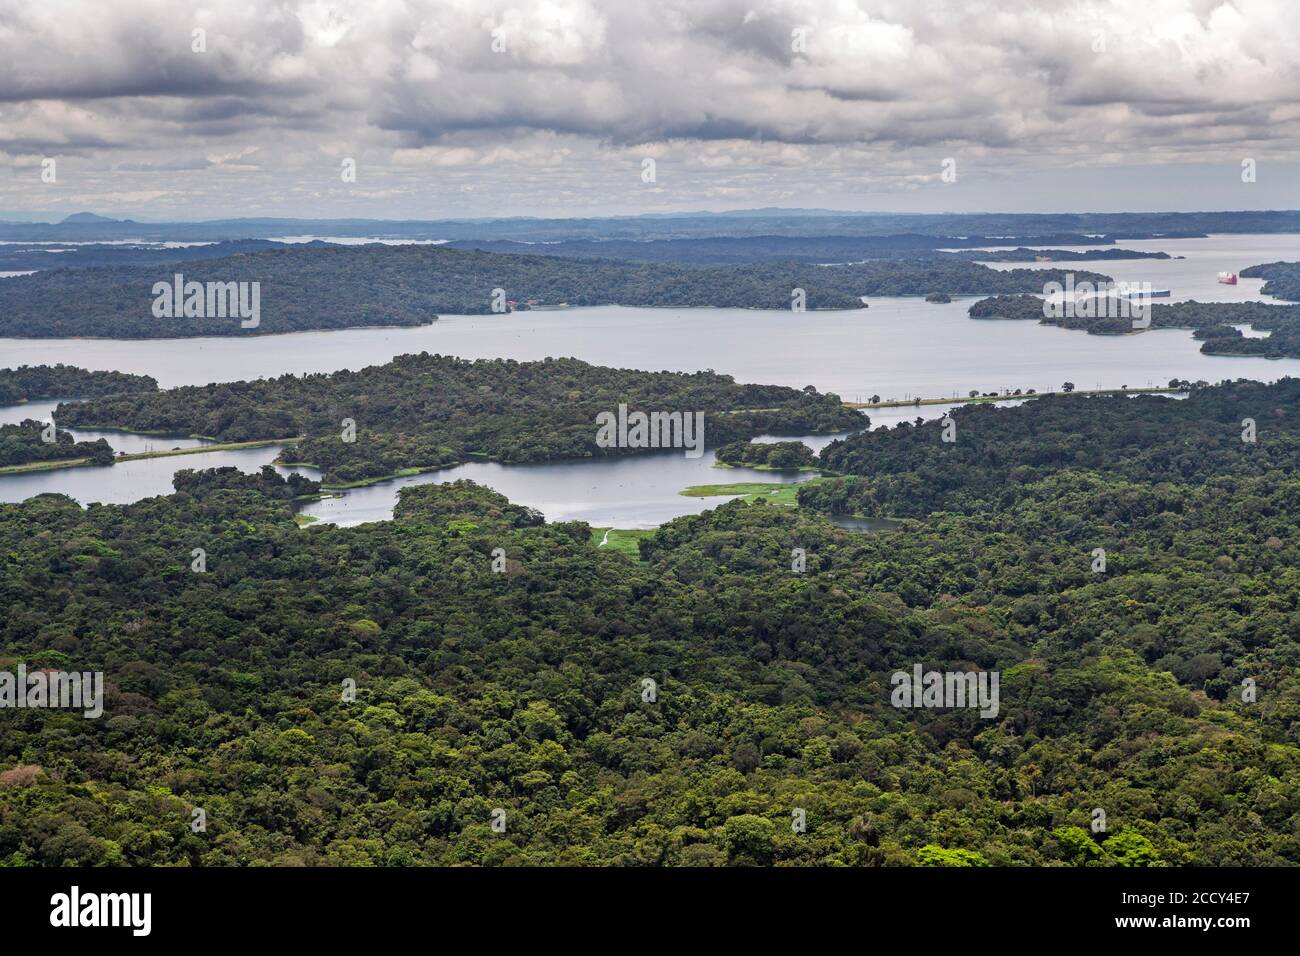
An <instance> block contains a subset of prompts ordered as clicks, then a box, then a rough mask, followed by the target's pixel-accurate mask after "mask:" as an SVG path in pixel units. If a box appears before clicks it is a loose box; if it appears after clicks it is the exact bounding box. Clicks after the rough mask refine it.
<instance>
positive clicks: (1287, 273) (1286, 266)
mask: <svg viewBox="0 0 1300 956" xmlns="http://www.w3.org/2000/svg"><path fill="white" fill-rule="evenodd" d="M1241 275H1242V276H1244V277H1245V278H1247V279H1264V280H1266V281H1265V282H1264V284H1263V285H1262V286H1261V287H1260V290H1259V291H1260V292H1262V293H1264V294H1265V295H1271V296H1276V297H1277V298H1279V299H1287V300H1288V301H1291V302H1300V262H1269V263H1265V264H1264V265H1259V266H1251V267H1250V268H1248V269H1242V270H1241Z"/></svg>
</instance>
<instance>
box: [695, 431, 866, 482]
mask: <svg viewBox="0 0 1300 956" xmlns="http://www.w3.org/2000/svg"><path fill="white" fill-rule="evenodd" d="M857 425H858V426H859V427H865V425H866V421H865V420H861V419H860V420H859V421H858V423H857ZM714 454H715V456H716V457H717V460H718V461H719V462H721V463H722V464H724V465H743V466H744V467H746V468H758V469H765V468H766V469H772V470H774V471H782V470H798V469H800V468H811V467H812V466H813V465H815V464H816V462H817V456H816V455H815V454H813V450H812V449H811V448H809V447H808V446H807V445H805V444H804V443H803V442H799V441H777V442H750V441H737V442H730V443H728V444H726V445H722V446H721V447H720V448H718V449H717V450H716V451H715V453H714Z"/></svg>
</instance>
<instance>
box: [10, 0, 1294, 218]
mask: <svg viewBox="0 0 1300 956" xmlns="http://www.w3.org/2000/svg"><path fill="white" fill-rule="evenodd" d="M196 31H201V32H196ZM50 159H53V160H54V163H53V171H54V179H55V181H54V182H45V181H43V177H42V170H43V168H47V167H48V166H49V164H48V163H45V164H44V166H43V162H44V161H46V160H50ZM1248 159H1249V160H1253V161H1254V164H1255V168H1256V181H1255V182H1249V183H1247V182H1243V181H1242V163H1243V161H1244V160H1248ZM648 160H652V161H653V170H652V171H653V176H651V175H650V171H651V168H650V166H651V164H650V163H648V162H647V161H648ZM947 160H951V162H950V163H947V164H946V168H947V169H949V170H952V171H953V172H954V173H955V180H953V177H952V176H949V177H947V180H953V181H946V180H945V177H944V171H945V161H947ZM348 161H352V162H354V163H355V169H356V176H355V182H345V181H344V169H345V166H346V165H347V162H348ZM0 163H2V164H3V165H4V166H5V167H7V169H8V172H7V173H3V172H0V217H8V218H16V217H20V216H23V217H44V216H45V215H60V216H61V215H64V214H67V213H70V212H75V211H79V210H93V211H95V212H100V213H103V214H109V215H120V216H131V217H134V218H138V219H167V218H217V217H229V216H259V215H278V216H311V217H317V216H373V217H383V218H433V217H463V216H503V215H562V216H569V215H594V214H608V213H641V212H670V211H681V210H694V209H736V208H746V207H753V206H797V207H821V208H834V209H859V210H898V211H916V212H940V211H977V210H995V211H1055V210H1064V211H1087V210H1099V211H1116V210H1143V209H1186V210H1191V209H1265V208H1290V209H1294V208H1297V207H1300V3H1297V2H1296V0H1231V2H1221V0H1121V2H1098V0H1080V2H1064V0H1062V2H1055V0H1037V2H1022V0H995V2H990V3H981V2H976V0H956V2H952V3H947V2H940V0H924V2H922V0H906V2H903V0H883V2H877V0H652V2H645V0H604V2H599V0H505V2H493V0H238V2H236V0H111V2H109V0H42V2H37V0H0ZM45 178H49V177H48V175H47V176H46V177H45Z"/></svg>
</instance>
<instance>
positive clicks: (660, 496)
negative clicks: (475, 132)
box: [0, 236, 1300, 528]
mask: <svg viewBox="0 0 1300 956" xmlns="http://www.w3.org/2000/svg"><path fill="white" fill-rule="evenodd" d="M1122 245H1125V246H1131V247H1134V248H1144V249H1151V250H1158V251H1165V252H1168V253H1170V254H1171V255H1182V256H1185V257H1186V258H1184V259H1167V260H1120V261H1115V262H1099V263H1087V262H1083V263H1078V264H1077V265H1073V266H1066V268H1071V267H1073V268H1078V269H1094V270H1096V271H1101V272H1105V273H1107V274H1109V275H1112V276H1114V277H1115V279H1116V280H1117V281H1119V280H1123V281H1149V282H1151V283H1152V285H1153V286H1155V287H1156V288H1168V289H1170V290H1171V292H1172V296H1171V299H1172V300H1181V299H1188V298H1195V299H1198V300H1201V301H1244V300H1248V299H1259V298H1262V297H1261V296H1260V295H1259V291H1258V290H1259V286H1260V280H1250V279H1242V280H1241V282H1240V284H1239V285H1237V286H1225V285H1221V284H1219V283H1218V282H1217V280H1216V275H1217V273H1218V272H1220V271H1239V270H1240V269H1242V268H1245V267H1246V266H1249V265H1254V264H1257V263H1262V262H1272V261H1276V260H1295V259H1300V236H1215V237H1211V238H1209V239H1182V240H1147V241H1143V242H1131V243H1123V244H1122ZM995 267H996V268H1015V267H1017V266H1015V265H1012V264H1004V263H999V264H995ZM1018 267H1021V268H1023V267H1024V266H1023V265H1021V266H1018ZM974 299H975V297H964V298H959V299H954V301H953V302H951V303H947V304H942V305H940V304H929V303H926V302H924V301H923V300H922V299H920V298H878V299H870V300H869V305H870V307H869V308H867V309H864V310H854V311H848V312H806V313H797V314H796V313H791V312H787V311H754V310H746V309H635V308H622V307H597V308H583V309H565V310H546V311H535V312H516V313H512V314H508V315H491V316H451V315H449V316H443V317H442V318H441V319H440V321H438V322H436V323H434V324H433V325H431V326H425V327H420V328H415V329H352V330H346V331H339V332H302V333H293V334H289V335H277V336H257V337H247V338H245V337H238V336H234V337H229V338H197V339H150V340H143V341H139V340H133V341H120V340H108V339H0V367H12V366H15V365H23V364H30V365H37V364H55V363H58V362H64V363H67V364H72V365H79V366H81V367H84V368H91V369H116V370H118V371H123V372H134V373H141V374H148V375H153V376H154V377H155V378H157V379H158V381H159V383H160V384H161V385H162V386H163V387H166V388H170V387H175V386H178V385H190V384H206V383H209V382H215V381H234V380H239V379H248V378H258V377H270V376H276V375H280V374H283V373H285V372H294V373H304V372H326V371H335V370H338V369H343V368H348V369H359V368H363V367H365V366H367V365H376V364H382V363H384V362H387V361H388V360H390V359H391V358H392V357H393V356H395V355H401V354H405V353H408V352H419V351H429V352H441V353H443V354H450V355H459V356H463V357H466V358H494V357H503V358H514V359H518V360H529V359H540V358H545V357H546V356H570V355H572V356H576V357H578V358H580V359H583V360H585V361H588V362H592V363H594V364H598V365H610V366H615V367H623V368H640V369H650V370H659V369H671V370H681V371H696V370H698V369H701V368H712V369H714V370H715V371H718V372H723V373H726V374H730V375H733V376H734V377H735V378H736V379H737V381H741V382H762V383H771V384H779V385H789V386H793V387H797V388H802V387H803V386H805V385H815V386H816V387H817V388H818V389H820V390H821V391H830V392H836V393H838V394H839V395H840V396H841V397H842V398H844V399H847V400H850V401H858V400H865V399H867V398H869V397H870V396H872V395H876V394H878V395H880V396H881V397H882V398H885V399H907V398H911V397H915V396H918V395H919V396H923V397H942V396H954V397H955V396H964V395H966V394H967V393H968V392H969V391H970V390H971V389H978V390H979V391H981V392H989V391H995V390H996V391H999V392H1001V391H1003V390H1004V389H1015V388H1035V389H1037V390H1038V391H1048V390H1051V389H1058V388H1060V385H1061V383H1062V382H1064V381H1071V382H1074V383H1075V384H1076V385H1077V386H1078V387H1079V388H1083V389H1087V388H1118V387H1120V386H1122V385H1129V386H1130V387H1145V386H1149V385H1164V384H1166V383H1167V382H1168V381H1169V380H1170V379H1171V378H1179V379H1191V380H1198V379H1205V380H1207V381H1211V382H1215V381H1220V380H1222V379H1231V378H1239V377H1240V378H1253V379H1258V380H1261V381H1273V380H1275V379H1277V378H1280V377H1282V376H1286V375H1291V376H1300V360H1293V359H1284V360H1273V361H1270V360H1266V359H1258V358H1245V357H1225V356H1206V355H1202V354H1201V353H1200V351H1199V349H1200V343H1199V342H1196V341H1195V340H1194V339H1193V338H1192V336H1191V333H1190V332H1186V331H1182V330H1169V329H1164V330H1152V331H1148V332H1144V333H1142V334H1140V335H1126V336H1092V335H1086V334H1083V333H1080V332H1071V331H1067V330H1065V329H1059V328H1053V327H1050V326H1043V325H1039V324H1037V323H1035V322H1028V321H1010V320H981V321H975V320H972V319H970V318H969V317H968V316H967V315H966V310H967V308H969V306H970V303H971V302H972V301H974ZM54 404H55V403H31V404H29V405H24V406H9V407H7V408H0V423H2V422H7V421H20V420H22V419H23V418H41V419H45V418H48V415H49V413H50V411H51V410H52V408H53V405H54ZM950 407H952V406H945V405H930V406H921V407H919V408H914V407H905V408H898V409H880V410H876V411H873V412H871V413H870V415H871V421H872V425H873V426H874V427H880V426H882V425H888V424H894V423H896V422H898V421H902V420H912V419H915V418H917V417H922V418H927V419H929V418H936V417H939V416H941V415H942V414H944V412H945V411H946V410H947V409H948V408H950ZM74 434H75V435H76V436H77V437H78V438H92V439H93V438H97V437H100V436H101V435H102V436H103V437H105V438H107V440H108V442H109V444H111V445H112V446H113V447H114V448H116V449H118V450H122V451H144V450H150V449H163V448H172V447H176V446H179V445H194V444H198V442H196V441H194V440H190V439H184V438H171V437H167V438H160V437H157V436H135V435H132V436H127V435H123V434H121V433H116V432H106V433H99V432H86V431H84V430H80V429H79V430H75V431H74ZM828 440H829V439H827V438H825V437H823V438H821V439H820V440H817V439H809V440H808V442H809V444H812V445H813V446H814V447H816V448H820V447H821V445H822V444H824V443H825V441H828ZM276 452H277V450H276V449H274V448H259V449H248V450H245V451H241V452H213V453H208V454H196V455H188V456H180V457H175V458H164V459H150V460H145V461H139V462H130V463H123V464H118V465H115V466H113V467H112V468H93V469H92V468H84V469H71V470H66V471H57V472H37V473H33V474H27V475H10V476H0V501H21V500H23V499H24V498H26V497H28V496H30V495H33V494H39V493H41V492H47V491H59V492H63V493H66V494H69V495H71V496H72V497H74V498H76V499H77V500H78V501H82V502H83V503H84V502H87V501H103V502H125V501H132V500H136V499H139V498H143V497H148V496H151V495H157V494H167V493H168V492H170V490H171V476H172V474H173V473H174V472H175V471H177V470H179V469H181V468H205V467H214V466H216V465H225V464H233V465H236V466H237V467H240V468H243V469H244V470H246V471H255V470H256V469H257V468H258V467H260V466H261V465H262V464H263V463H265V462H267V461H270V460H271V459H272V458H274V457H275V454H276ZM712 463H713V458H712V455H711V454H710V453H706V455H705V456H703V457H702V458H699V459H695V460H691V459H686V458H684V457H681V456H680V455H647V456H636V457H633V458H625V459H612V460H603V461H595V462H593V461H580V462H557V463H550V464H544V465H497V464H491V463H473V464H466V465H461V466H457V467H455V468H449V469H445V470H443V471H440V472H436V473H432V474H427V475H420V476H416V477H414V478H404V479H398V480H395V481H392V482H386V483H384V484H381V485H374V486H370V487H368V488H360V489H354V490H352V491H349V492H347V493H346V494H345V495H344V496H343V497H341V498H334V499H327V500H325V501H322V502H319V503H316V504H313V505H311V506H310V507H309V508H307V509H305V510H306V511H307V513H309V514H313V515H315V516H317V517H319V518H321V519H322V520H327V521H338V522H339V523H347V524H351V523H356V522H358V521H368V520H378V519H384V518H388V517H390V516H391V512H392V504H393V502H394V501H395V498H396V492H397V489H399V488H401V487H404V486H405V485H407V484H412V483H416V482H429V481H453V480H456V479H458V478H473V479H474V480H476V481H480V482H482V483H484V484H486V485H488V486H489V487H492V488H495V489H496V490H498V491H500V492H501V493H503V494H505V495H507V496H508V497H509V498H510V499H511V500H512V501H515V502H517V503H519V504H526V505H529V506H531V507H535V508H538V509H539V510H541V511H542V512H543V513H544V514H546V516H547V517H548V518H550V519H552V520H564V519H569V518H582V519H583V520H587V521H590V522H592V523H593V524H595V525H614V526H616V527H623V528H634V527H649V526H653V525H656V524H659V523H661V522H662V521H664V520H667V519H669V518H672V517H675V516H677V515H680V514H687V513H693V512H698V511H701V510H704V509H705V508H709V507H713V506H715V505H716V504H718V503H719V502H720V501H723V500H726V499H722V498H709V499H689V498H684V497H681V496H680V495H678V494H677V492H679V491H680V490H681V489H682V488H684V487H686V486H688V485H692V484H722V483H730V482H734V481H750V480H753V481H780V480H799V479H803V478H806V477H808V473H803V474H799V473H795V474H792V475H786V476H782V475H780V474H777V473H774V472H758V471H750V470H747V469H734V470H722V469H714V468H712V467H711V466H712Z"/></svg>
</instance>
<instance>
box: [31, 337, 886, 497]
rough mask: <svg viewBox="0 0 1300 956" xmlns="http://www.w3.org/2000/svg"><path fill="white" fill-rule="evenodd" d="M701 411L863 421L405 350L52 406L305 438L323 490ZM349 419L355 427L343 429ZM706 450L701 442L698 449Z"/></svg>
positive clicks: (809, 422)
mask: <svg viewBox="0 0 1300 956" xmlns="http://www.w3.org/2000/svg"><path fill="white" fill-rule="evenodd" d="M620 405H622V406H625V407H626V409H627V410H628V411H629V412H642V413H646V414H649V413H653V412H660V413H666V414H673V413H676V414H678V415H679V416H682V415H691V416H693V415H695V414H696V413H701V414H702V415H703V423H704V424H703V434H702V436H700V438H701V441H702V442H703V443H704V445H707V446H708V447H713V446H714V445H718V444H725V443H727V442H730V441H734V440H737V439H740V438H746V439H748V438H751V437H754V436H756V435H760V434H763V433H765V432H772V433H776V434H810V433H813V432H835V431H844V430H849V429H853V428H861V427H863V426H864V425H865V419H863V417H862V416H861V415H860V414H858V413H857V412H854V411H852V410H850V409H846V408H844V407H843V405H842V404H841V402H840V399H839V397H838V396H836V395H822V394H819V393H818V392H817V391H816V390H814V389H812V388H811V387H809V388H805V389H802V390H800V389H794V388H785V387H780V386H768V385H738V384H736V382H735V380H734V379H732V378H731V377H730V376H728V375H717V374H714V373H712V372H696V373H692V374H685V373H676V372H639V371H632V370H628V369H611V368H602V367H600V366H595V365H589V364H588V363H586V362H580V361H578V360H577V359H546V360H543V361H540V362H516V361H513V360H505V359H483V360H478V361H469V360H466V359H458V358H454V357H452V356H444V355H429V354H428V353H420V354H419V355H403V356H399V357H398V358H396V359H394V360H393V361H392V362H389V363H387V364H385V365H376V366H371V367H369V368H365V369H362V370H361V371H359V372H350V371H341V372H335V373H332V374H315V375H306V376H302V377H299V376H294V375H282V376H280V377H278V378H275V379H265V380H264V379H259V380H257V381H252V382H229V383H223V384H219V385H207V386H202V387H193V386H187V387H184V388H176V389H167V390H165V391H157V392H148V393H146V392H141V393H136V394H130V395H120V396H116V397H112V398H106V399H99V400H92V401H86V402H73V403H64V404H60V405H59V406H58V408H57V410H56V411H55V417H56V419H57V421H59V422H60V423H61V424H64V425H68V426H72V427H77V426H81V427H83V428H90V427H93V426H101V427H113V428H125V429H130V430H133V431H142V432H168V433H185V434H193V435H200V436H203V437H206V438H213V439H217V440H219V441H227V442H241V441H254V440H270V439H283V438H291V437H297V436H304V440H303V441H301V442H299V443H298V444H297V446H296V447H295V448H294V449H292V450H291V451H287V452H286V453H285V454H286V456H289V457H291V458H292V460H293V461H294V462H300V463H310V464H312V465H314V466H316V467H319V468H321V469H323V470H324V472H325V478H326V480H327V481H328V482H330V483H331V484H340V483H350V482H357V481H366V480H372V479H376V478H382V477H389V476H392V475H394V474H397V473H399V472H407V471H410V470H427V469H432V468H438V467H444V466H447V465H451V464H456V463H458V462H463V461H471V460H476V459H477V460H482V459H491V460H494V461H502V462H537V461H548V460H554V459H561V458H591V457H602V456H607V455H620V454H635V453H637V452H640V451H646V450H649V449H647V448H644V447H643V448H637V447H606V446H602V445H600V444H598V443H597V438H598V428H597V417H598V416H599V415H601V414H602V413H609V414H617V413H618V410H619V407H620ZM348 422H351V423H352V425H351V427H349V426H348V424H347V423H348ZM701 447H703V446H701Z"/></svg>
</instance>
